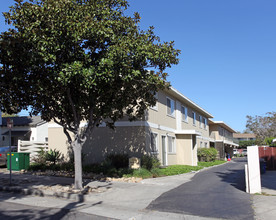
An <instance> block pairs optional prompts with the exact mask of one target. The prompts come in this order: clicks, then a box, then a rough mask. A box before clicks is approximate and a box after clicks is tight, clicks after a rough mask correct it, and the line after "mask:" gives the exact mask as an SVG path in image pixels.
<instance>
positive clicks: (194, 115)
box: [192, 112, 196, 126]
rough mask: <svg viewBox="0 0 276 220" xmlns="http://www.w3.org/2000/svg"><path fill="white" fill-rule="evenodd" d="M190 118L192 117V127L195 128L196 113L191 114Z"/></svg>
mask: <svg viewBox="0 0 276 220" xmlns="http://www.w3.org/2000/svg"><path fill="white" fill-rule="evenodd" d="M192 116H193V125H194V126H196V113H195V112H192Z"/></svg>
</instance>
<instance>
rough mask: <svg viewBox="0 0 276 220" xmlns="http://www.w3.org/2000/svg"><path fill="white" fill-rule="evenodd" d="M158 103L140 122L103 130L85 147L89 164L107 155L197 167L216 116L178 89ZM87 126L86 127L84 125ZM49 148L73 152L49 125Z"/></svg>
mask: <svg viewBox="0 0 276 220" xmlns="http://www.w3.org/2000/svg"><path fill="white" fill-rule="evenodd" d="M156 97H157V103H156V105H155V106H152V107H150V108H149V109H148V110H147V111H146V112H145V115H144V117H143V118H142V119H141V120H139V121H134V122H129V121H128V120H127V119H122V120H120V121H118V122H116V123H115V126H116V129H115V130H112V129H109V128H108V127H106V126H105V124H104V123H103V124H102V125H101V126H99V127H98V128H96V129H95V130H94V133H93V135H92V137H91V138H90V139H89V140H88V141H87V142H86V144H85V145H84V147H83V153H84V154H85V155H86V161H85V162H86V163H97V162H101V161H102V160H103V159H104V157H105V156H106V155H107V154H110V153H127V154H129V156H131V157H132V156H135V157H138V158H140V157H141V156H142V155H143V154H152V155H156V156H157V157H158V158H159V159H160V161H161V164H162V165H164V166H166V165H173V164H186V165H193V166H196V165H197V148H199V147H209V124H208V121H209V119H210V118H212V117H213V116H212V115H211V114H210V113H208V112H207V111H206V110H204V109H203V108H201V107H200V106H198V105H197V104H196V103H194V102H193V101H191V100H190V99H188V98H187V97H185V96H184V95H183V94H181V93H180V92H178V91H177V90H176V89H174V88H171V89H170V90H166V91H159V92H158V93H157V94H156ZM84 125H85V123H84ZM48 134H49V147H50V148H56V149H58V150H61V151H62V153H63V154H64V155H65V156H66V155H67V154H68V152H69V151H70V149H69V146H68V144H67V143H66V140H67V139H66V136H65V135H64V134H63V130H62V128H61V127H60V126H59V125H57V124H55V123H53V122H51V123H49V125H48Z"/></svg>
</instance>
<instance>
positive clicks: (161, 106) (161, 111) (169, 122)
mask: <svg viewBox="0 0 276 220" xmlns="http://www.w3.org/2000/svg"><path fill="white" fill-rule="evenodd" d="M167 97H169V98H171V99H173V97H171V96H168V95H166V94H165V93H164V92H162V91H159V92H158V102H157V110H154V109H152V108H149V110H148V111H147V113H146V120H147V121H148V122H150V123H154V124H158V125H161V126H165V127H168V128H172V129H176V120H175V117H172V116H169V115H167ZM174 101H175V99H174Z"/></svg>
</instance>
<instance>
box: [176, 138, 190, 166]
mask: <svg viewBox="0 0 276 220" xmlns="http://www.w3.org/2000/svg"><path fill="white" fill-rule="evenodd" d="M191 138H192V135H177V146H178V152H177V164H184V165H191V166H192V165H193V157H192V155H193V150H192V139H191Z"/></svg>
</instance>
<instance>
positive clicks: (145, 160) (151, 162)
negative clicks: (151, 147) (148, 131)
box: [141, 155, 160, 170]
mask: <svg viewBox="0 0 276 220" xmlns="http://www.w3.org/2000/svg"><path fill="white" fill-rule="evenodd" d="M141 166H142V168H144V169H147V170H151V169H155V168H159V167H160V161H159V159H158V158H157V157H156V156H151V155H143V156H142V158H141Z"/></svg>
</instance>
